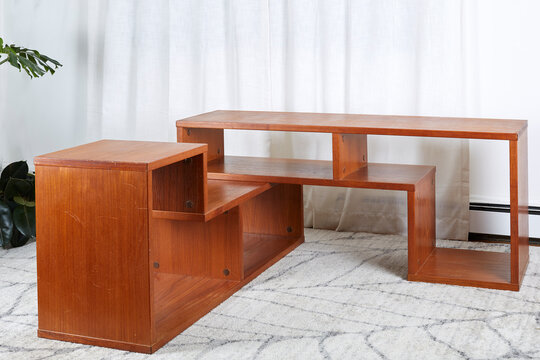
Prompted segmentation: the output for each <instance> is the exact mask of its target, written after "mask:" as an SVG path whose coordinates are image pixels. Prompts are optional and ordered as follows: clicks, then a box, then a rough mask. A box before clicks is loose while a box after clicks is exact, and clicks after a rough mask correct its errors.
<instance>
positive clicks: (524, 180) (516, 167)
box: [510, 130, 529, 287]
mask: <svg viewBox="0 0 540 360" xmlns="http://www.w3.org/2000/svg"><path fill="white" fill-rule="evenodd" d="M527 166H528V160H527V131H526V130H525V131H524V132H523V133H522V134H521V135H520V136H519V138H518V140H511V141H510V244H511V245H510V248H511V252H512V254H511V260H510V268H511V269H510V273H511V282H512V284H516V285H518V287H519V286H520V284H521V282H522V281H523V276H524V275H525V270H526V269H527V264H528V262H529V214H528V205H529V201H528V168H527Z"/></svg>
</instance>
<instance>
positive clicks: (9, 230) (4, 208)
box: [0, 200, 13, 247]
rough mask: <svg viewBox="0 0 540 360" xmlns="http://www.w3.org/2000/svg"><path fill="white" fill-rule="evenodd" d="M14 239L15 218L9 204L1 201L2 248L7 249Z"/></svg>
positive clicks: (0, 228)
mask: <svg viewBox="0 0 540 360" xmlns="http://www.w3.org/2000/svg"><path fill="white" fill-rule="evenodd" d="M12 237H13V218H12V216H11V209H10V208H9V206H8V204H6V203H5V202H3V201H2V200H0V246H2V247H6V246H8V244H9V243H10V241H11V239H12Z"/></svg>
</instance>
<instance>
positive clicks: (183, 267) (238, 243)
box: [35, 140, 304, 353]
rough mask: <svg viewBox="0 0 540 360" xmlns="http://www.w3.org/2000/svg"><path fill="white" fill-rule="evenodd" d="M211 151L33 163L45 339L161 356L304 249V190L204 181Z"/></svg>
mask: <svg viewBox="0 0 540 360" xmlns="http://www.w3.org/2000/svg"><path fill="white" fill-rule="evenodd" d="M207 149H208V147H207V145H201V144H178V143H155V142H134V141H112V140H108V141H99V142H96V143H91V144H87V145H83V146H79V147H76V148H72V149H67V150H63V151H59V152H56V153H52V154H47V155H43V156H39V157H36V158H35V165H36V179H37V188H36V200H37V201H36V203H37V253H38V256H37V265H38V318H39V328H38V335H39V336H40V337H44V338H50V339H56V340H66V341H73V342H80V343H84V344H91V345H99V346H107V347H112V348H118V349H123V350H130V351H138V352H146V353H151V352H154V351H155V350H157V349H158V348H159V347H161V346H162V345H164V344H165V343H166V342H167V341H169V340H170V339H172V338H173V337H175V336H176V335H178V334H179V333H180V332H181V331H183V330H184V329H185V328H186V327H188V326H189V325H191V324H192V323H193V322H195V321H196V320H198V319H199V318H200V317H201V316H203V315H205V314H206V313H208V312H209V311H210V310H211V309H212V308H214V307H215V306H217V305H218V304H219V303H221V302H222V301H223V300H225V299H226V298H227V297H229V296H230V295H231V294H232V293H234V291H236V290H238V289H239V288H241V287H242V286H244V285H245V284H246V283H247V282H249V281H250V280H252V279H253V278H254V277H255V276H257V275H258V274H260V273H261V272H262V271H264V270H265V269H266V268H268V267H269V266H270V265H272V264H273V263H275V262H276V261H278V260H279V259H280V258H282V257H283V256H285V255H286V254H287V253H288V252H290V251H292V249H294V248H295V247H296V246H298V245H299V244H301V243H302V242H303V241H304V226H303V202H302V187H301V185H289V184H275V185H270V184H269V183H268V182H232V181H221V180H209V181H207V171H206V166H207V162H206V157H207Z"/></svg>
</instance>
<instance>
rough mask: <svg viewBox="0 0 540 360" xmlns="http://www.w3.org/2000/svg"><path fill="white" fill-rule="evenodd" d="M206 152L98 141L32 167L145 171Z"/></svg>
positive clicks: (54, 154)
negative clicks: (47, 166)
mask: <svg viewBox="0 0 540 360" xmlns="http://www.w3.org/2000/svg"><path fill="white" fill-rule="evenodd" d="M206 151H208V145H206V144H187V143H171V142H150V141H124V140H100V141H96V142H93V143H89V144H85V145H80V146H76V147H72V148H69V149H66V150H60V151H56V152H52V153H49V154H45V155H41V156H37V157H35V158H34V164H36V165H49V166H65V167H82V168H100V169H110V170H133V171H147V170H152V169H155V168H158V167H162V166H165V165H169V164H172V163H174V162H177V161H180V160H183V159H187V158H190V157H193V156H195V155H199V154H202V153H204V152H206Z"/></svg>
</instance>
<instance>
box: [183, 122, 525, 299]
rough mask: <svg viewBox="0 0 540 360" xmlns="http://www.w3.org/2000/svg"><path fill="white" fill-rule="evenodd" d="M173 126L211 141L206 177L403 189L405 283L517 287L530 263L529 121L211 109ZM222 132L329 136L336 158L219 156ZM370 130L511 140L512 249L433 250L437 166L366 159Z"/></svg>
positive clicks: (188, 138) (186, 138) (193, 139)
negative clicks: (406, 241) (405, 204)
mask: <svg viewBox="0 0 540 360" xmlns="http://www.w3.org/2000/svg"><path fill="white" fill-rule="evenodd" d="M176 126H177V133H178V141H179V142H188V143H197V142H199V143H207V144H208V149H209V156H208V160H209V163H208V178H210V179H222V180H236V181H258V182H273V183H288V184H306V185H325V186H346V187H358V188H373V189H387V190H403V191H407V193H408V196H407V200H408V218H409V219H408V236H409V249H408V251H409V253H408V256H409V258H408V264H409V268H408V279H409V280H413V281H427V282H437V283H445V284H455V285H465V286H477V287H487V288H495V289H506V290H519V287H520V284H521V282H522V280H523V276H524V274H525V270H526V268H527V263H528V260H529V249H528V239H529V235H528V233H529V230H528V229H529V226H528V214H527V205H528V183H527V176H528V175H527V121H524V120H501V119H469V118H441V117H419V116H386V115H349V114H318V113H290V112H264V111H214V112H210V113H206V114H201V115H197V116H193V117H190V118H187V119H183V120H179V121H177V123H176ZM224 129H238V130H272V131H297V132H298V131H299V132H318V133H331V134H332V151H333V161H316V160H299V159H261V158H255V157H245V156H242V157H236V156H224V153H225V151H224V140H223V130H224ZM368 135H399V136H424V137H447V138H465V139H491V140H506V141H508V144H509V152H510V164H509V166H510V229H511V252H510V253H495V252H488V251H481V252H480V251H471V250H456V249H440V248H437V247H436V246H435V197H434V184H433V176H434V169H433V168H430V167H426V166H412V165H396V164H374V163H370V162H368V154H367V137H368Z"/></svg>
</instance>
